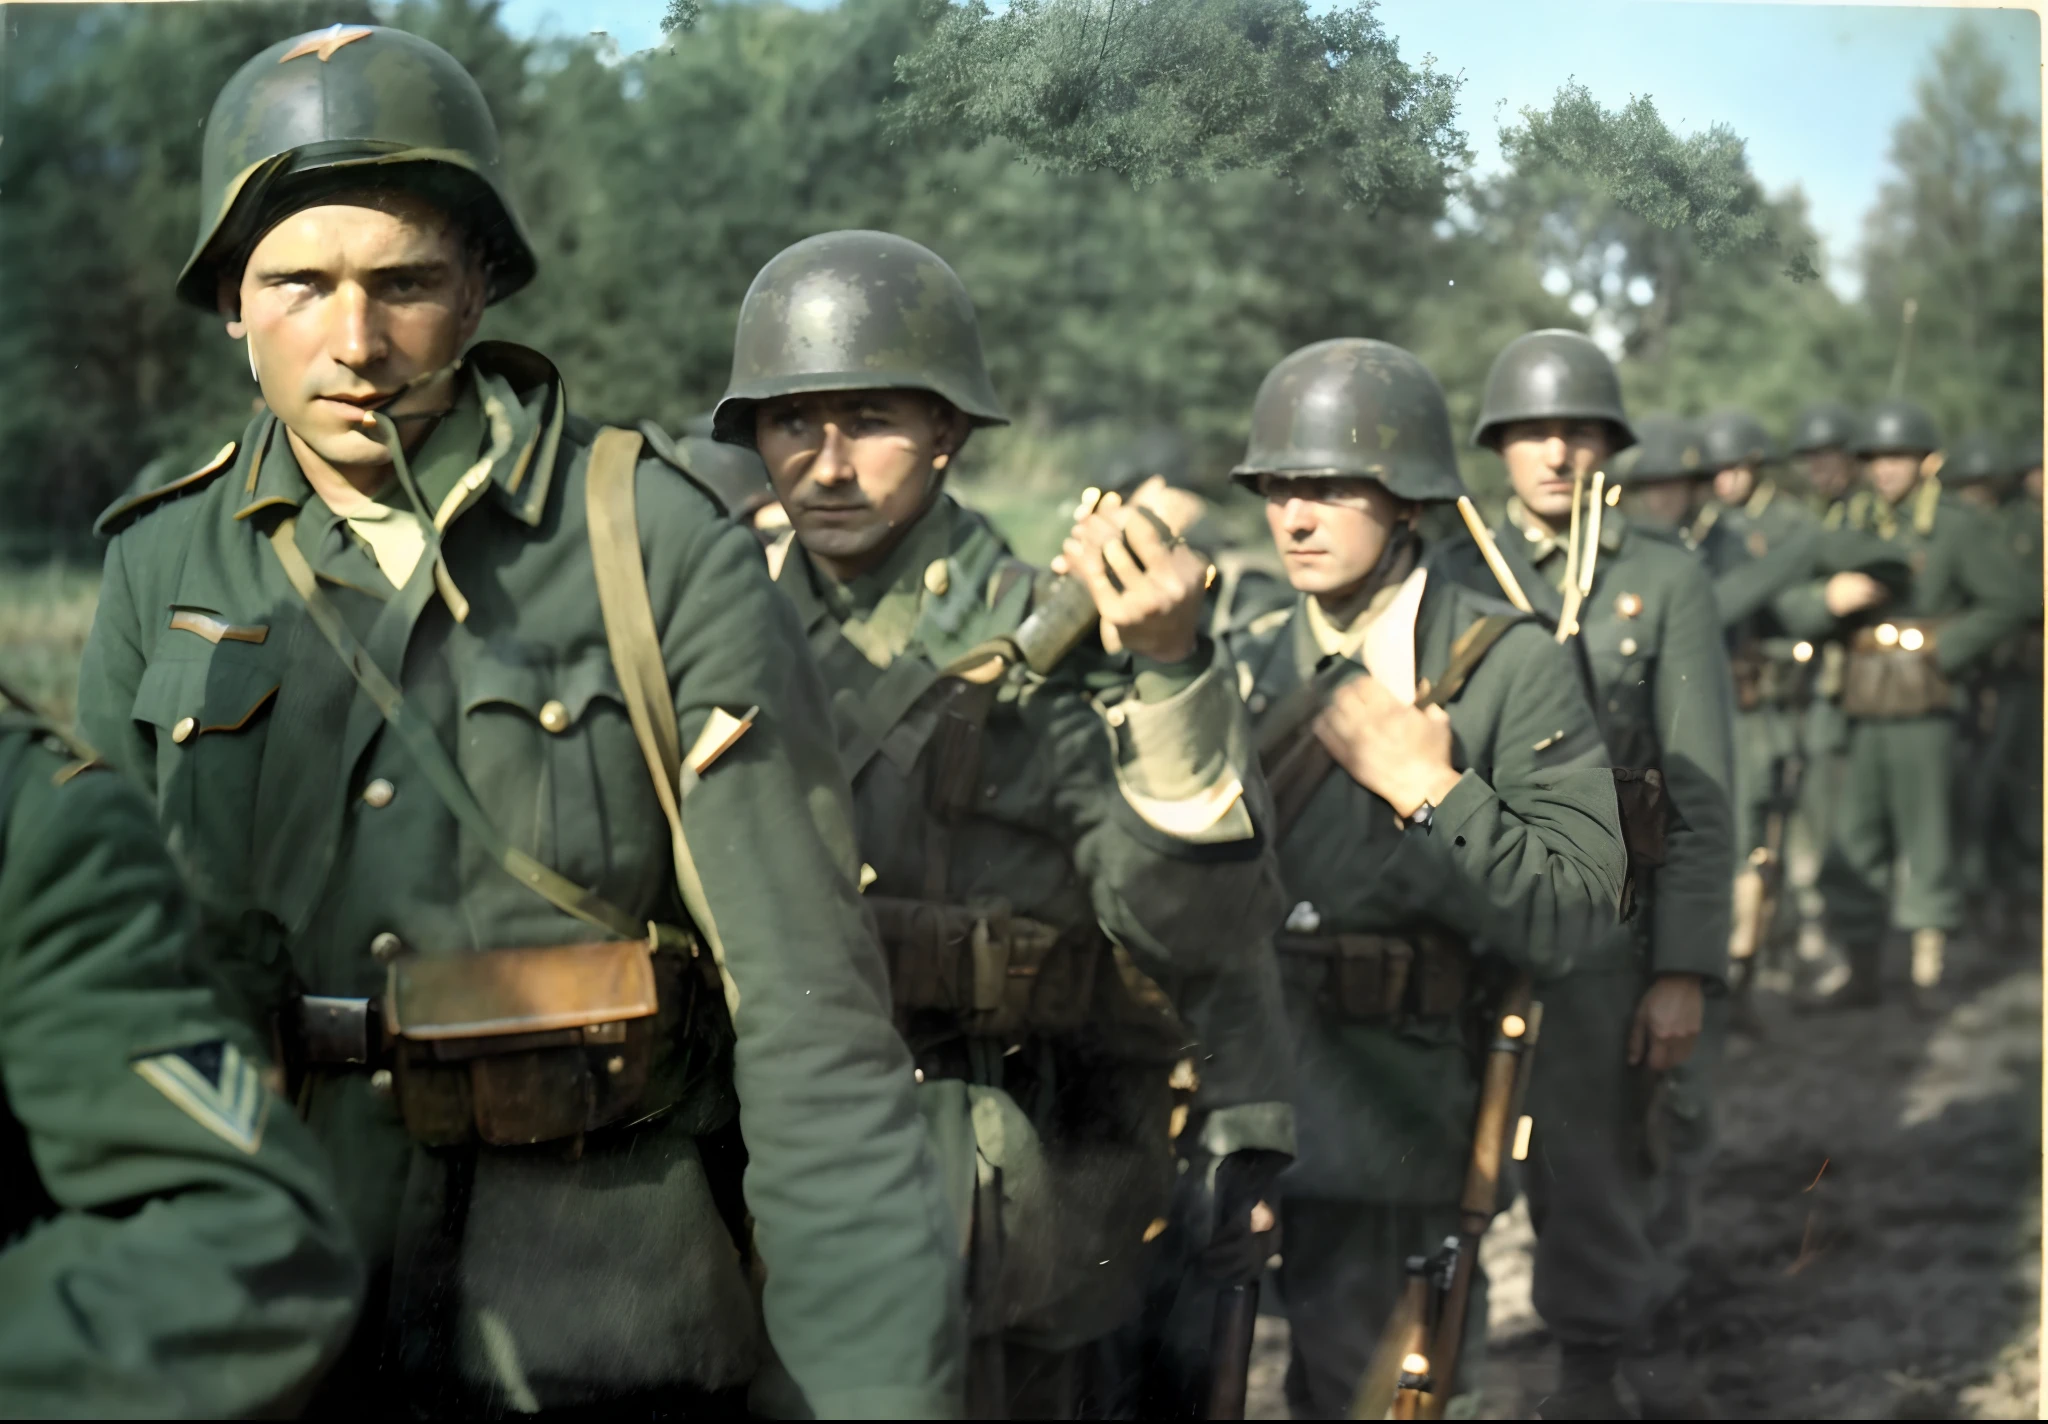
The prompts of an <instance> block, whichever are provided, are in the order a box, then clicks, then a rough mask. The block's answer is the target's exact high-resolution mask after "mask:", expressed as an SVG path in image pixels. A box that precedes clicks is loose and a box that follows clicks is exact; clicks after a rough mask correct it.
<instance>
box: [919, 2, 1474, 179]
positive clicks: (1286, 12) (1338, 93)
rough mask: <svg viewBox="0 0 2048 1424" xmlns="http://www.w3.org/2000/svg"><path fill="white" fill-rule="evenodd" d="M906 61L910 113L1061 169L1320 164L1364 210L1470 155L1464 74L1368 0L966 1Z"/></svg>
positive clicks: (1198, 173)
mask: <svg viewBox="0 0 2048 1424" xmlns="http://www.w3.org/2000/svg"><path fill="white" fill-rule="evenodd" d="M896 73H897V76H898V77H899V78H900V79H901V80H902V81H903V83H904V84H905V85H906V86H907V87H908V88H909V90H910V94H909V97H908V99H907V100H906V101H905V102H904V103H903V104H902V107H901V110H900V117H901V120H902V122H903V124H904V125H905V126H907V127H922V128H926V129H931V130H936V131H939V132H943V133H947V134H950V135H953V136H955V137H956V138H963V139H966V140H968V141H970V142H975V141H985V140H989V139H1000V140H1003V141H1004V142H1006V143H1008V144H1010V145H1012V146H1013V147H1014V148H1015V150H1016V152H1017V153H1018V154H1019V155H1021V156H1022V157H1024V158H1026V159H1028V160H1029V161H1031V162H1034V163H1037V164H1039V165H1041V166H1042V167H1045V168H1047V169H1050V170H1052V171H1053V172H1056V173H1066V174H1077V173H1092V172H1096V171H1106V172H1110V173H1114V174H1116V175H1118V176H1119V177H1122V178H1125V179H1128V180H1130V181H1131V182H1133V183H1137V184H1147V183H1157V182H1160V181H1162V180H1164V179H1170V178H1187V177H1202V178H1206V177H1214V176H1215V175H1217V174H1219V173H1226V172H1234V171H1238V170H1251V171H1259V172H1266V173H1272V174H1276V175H1279V176H1281V177H1284V178H1290V179H1298V178H1300V177H1302V176H1303V175H1304V173H1305V172H1306V171H1308V170H1309V169H1310V168H1311V167H1313V168H1315V169H1318V170H1322V171H1325V172H1327V173H1329V174H1330V175H1332V176H1334V177H1335V178H1336V179H1337V181H1338V183H1339V184H1340V185H1341V190H1342V192H1343V193H1344V195H1345V196H1346V197H1347V198H1348V199H1350V200H1351V201H1353V202H1356V203H1359V204H1361V205H1363V206H1365V207H1367V208H1378V207H1381V206H1385V205H1393V206H1397V207H1415V206H1430V205H1432V204H1434V202H1436V201H1437V200H1438V199H1439V198H1440V196H1441V194H1442V192H1443V189H1444V185H1445V183H1446V181H1447V180H1448V178H1449V177H1450V175H1451V173H1452V172H1453V171H1454V169H1455V167H1456V166H1457V165H1459V164H1460V163H1462V162H1463V161H1464V160H1465V159H1466V158H1467V156H1468V155H1467V153H1466V150H1465V142H1464V135H1463V134H1461V133H1460V132H1459V131H1458V130H1457V129H1456V128H1455V127H1454V126H1453V122H1452V120H1453V118H1454V113H1455V102H1456V97H1457V84H1458V81H1457V80H1456V79H1455V78H1452V77H1450V76H1448V75H1444V74H1439V73H1437V72H1436V71H1435V70H1434V69H1433V68H1431V67H1430V66H1429V65H1427V64H1425V65H1424V66H1423V67H1421V68H1419V69H1418V68H1415V67H1413V66H1411V65H1409V64H1407V63H1405V62H1404V61H1403V60H1402V59H1401V57H1400V53H1399V50H1398V48H1397V46H1396V45H1395V42H1394V40H1393V39H1392V37H1390V36H1389V35H1388V34H1387V33H1386V31H1385V29H1384V28H1383V27H1382V26H1381V25H1380V22H1379V19H1378V17H1377V16H1376V15H1375V14H1374V12H1373V6H1372V4H1371V3H1370V0H1359V3H1356V4H1353V5H1350V6H1348V7H1344V8H1340V9H1335V10H1331V11H1328V12H1326V13H1323V14H1311V13H1310V12H1309V9H1308V6H1307V5H1306V4H1305V3H1304V0H1013V3H1012V4H1010V5H1009V6H1008V7H1007V8H1006V9H1005V10H1004V11H1003V12H1002V13H1000V14H995V13H992V12H991V11H990V9H989V7H988V6H987V5H986V4H985V3H983V0H965V3H963V4H959V5H954V6H951V7H948V8H946V9H944V11H943V18H941V19H940V21H939V23H938V26H937V28H936V30H935V31H934V32H933V34H932V36H931V39H930V41H929V42H928V43H926V44H925V45H924V46H923V47H922V48H920V49H917V50H915V51H912V52H910V53H908V54H906V55H905V56H904V57H903V58H902V59H900V60H898V61H897V65H896ZM1312 159H1315V160H1321V161H1320V162H1316V163H1313V164H1312V163H1311V160H1312Z"/></svg>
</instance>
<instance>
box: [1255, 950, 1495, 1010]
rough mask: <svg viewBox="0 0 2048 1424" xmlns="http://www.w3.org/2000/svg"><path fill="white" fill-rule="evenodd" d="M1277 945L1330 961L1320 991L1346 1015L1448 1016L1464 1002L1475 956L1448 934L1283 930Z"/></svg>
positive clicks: (1295, 954)
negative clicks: (1402, 934) (1325, 932)
mask: <svg viewBox="0 0 2048 1424" xmlns="http://www.w3.org/2000/svg"><path fill="white" fill-rule="evenodd" d="M1273 948H1274V949H1275V950H1277V951H1279V952H1280V953H1281V954H1283V955H1286V956H1288V957H1290V958H1294V959H1297V960H1318V961H1321V962H1322V963H1323V964H1324V965H1325V966H1327V967H1326V970H1325V973H1324V976H1323V982H1322V985H1321V989H1320V995H1319V996H1320V998H1321V999H1322V1001H1323V1003H1324V1004H1326V1005H1327V1006H1328V1007H1330V1008H1331V1009H1333V1010H1335V1011H1336V1012H1337V1013H1338V1014H1339V1015H1340V1016H1341V1017H1343V1018H1346V1019H1351V1020H1361V1021H1362V1020H1386V1019H1392V1018H1400V1017H1411V1018H1449V1017H1450V1016H1452V1015H1453V1014H1456V1013H1458V1012H1459V1011H1460V1010H1461V1009H1463V1008H1464V1006H1465V991H1466V986H1467V984H1468V982H1469V980H1470V978H1471V970H1472V956H1471V955H1470V954H1469V953H1467V951H1466V949H1465V946H1464V945H1463V944H1461V943H1460V942H1459V941H1457V940H1455V939H1452V938H1451V937H1450V936H1448V935H1438V934H1428V933H1424V934H1420V935H1416V936H1414V937H1413V938H1408V939H1403V938H1399V937H1396V936H1392V935H1373V934H1337V935H1306V934H1292V933H1282V934H1279V935H1276V936H1274V938H1273Z"/></svg>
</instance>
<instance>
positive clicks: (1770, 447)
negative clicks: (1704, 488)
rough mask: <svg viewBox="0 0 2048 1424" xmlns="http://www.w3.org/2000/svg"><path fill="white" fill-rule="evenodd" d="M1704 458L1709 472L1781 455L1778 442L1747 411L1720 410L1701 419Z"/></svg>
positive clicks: (1771, 458)
mask: <svg viewBox="0 0 2048 1424" xmlns="http://www.w3.org/2000/svg"><path fill="white" fill-rule="evenodd" d="M1699 434H1700V460H1701V462H1702V464H1704V466H1705V467H1706V471H1707V473H1708V474H1719V473H1720V472H1721V471H1723V470H1728V469H1733V468H1734V467H1735V466H1737V465H1768V464H1770V463H1771V462H1772V461H1774V460H1776V459H1777V458H1778V445H1777V442H1776V441H1774V440H1772V439H1771V435H1770V432H1769V431H1767V430H1765V429H1764V427H1763V424H1762V422H1760V421H1758V420H1757V418H1756V417H1755V416H1753V415H1751V414H1750V413H1749V412H1748V411H1746V410H1717V411H1715V412H1714V413H1713V414H1712V415H1710V416H1708V417H1707V418H1706V419H1705V420H1702V421H1701V422H1700V426H1699Z"/></svg>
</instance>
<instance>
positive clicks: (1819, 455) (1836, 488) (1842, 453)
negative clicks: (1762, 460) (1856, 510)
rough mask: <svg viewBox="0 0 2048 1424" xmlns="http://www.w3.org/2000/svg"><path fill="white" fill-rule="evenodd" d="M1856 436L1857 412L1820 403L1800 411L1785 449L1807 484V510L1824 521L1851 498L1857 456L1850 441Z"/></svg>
mask: <svg viewBox="0 0 2048 1424" xmlns="http://www.w3.org/2000/svg"><path fill="white" fill-rule="evenodd" d="M1855 433H1856V412H1855V411H1853V410H1851V409H1850V408H1849V407H1848V406H1846V405H1843V404H1842V403H1841V402H1839V401H1821V402H1819V403H1817V404H1815V405H1810V406H1808V407H1806V409H1804V410H1802V411H1800V412H1799V415H1798V417H1797V418H1796V419H1794V420H1793V422H1792V438H1791V439H1790V440H1788V441H1786V442H1785V448H1786V449H1787V450H1788V451H1789V452H1790V453H1791V454H1792V456H1793V458H1795V459H1796V460H1798V462H1799V472H1800V474H1801V475H1802V476H1803V477H1804V479H1805V483H1806V507H1807V508H1808V509H1810V510H1812V511H1813V513H1814V514H1815V515H1816V516H1818V517H1822V518H1825V517H1826V515H1827V513H1828V511H1829V510H1831V509H1833V508H1834V507H1835V506H1836V505H1838V504H1840V503H1841V502H1842V501H1843V500H1845V499H1847V498H1848V497H1849V491H1850V490H1851V489H1852V488H1854V487H1855V484H1856V473H1857V472H1856V457H1855V456H1854V455H1851V454H1850V453H1849V442H1850V440H1851V439H1852V438H1854V436H1855Z"/></svg>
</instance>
